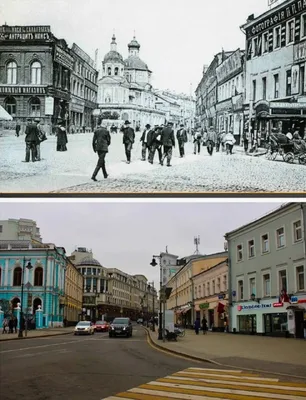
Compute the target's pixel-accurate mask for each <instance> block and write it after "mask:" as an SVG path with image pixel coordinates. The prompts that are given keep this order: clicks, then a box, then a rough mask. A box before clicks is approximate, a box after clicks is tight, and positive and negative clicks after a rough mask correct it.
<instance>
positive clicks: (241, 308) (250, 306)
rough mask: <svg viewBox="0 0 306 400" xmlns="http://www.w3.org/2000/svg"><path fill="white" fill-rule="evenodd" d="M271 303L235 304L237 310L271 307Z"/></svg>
mask: <svg viewBox="0 0 306 400" xmlns="http://www.w3.org/2000/svg"><path fill="white" fill-rule="evenodd" d="M271 307H272V304H249V305H245V306H237V310H238V311H243V310H261V309H263V308H271Z"/></svg>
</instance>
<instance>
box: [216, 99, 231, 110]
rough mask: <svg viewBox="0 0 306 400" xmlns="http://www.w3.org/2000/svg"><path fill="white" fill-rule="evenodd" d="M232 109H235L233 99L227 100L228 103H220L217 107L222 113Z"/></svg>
mask: <svg viewBox="0 0 306 400" xmlns="http://www.w3.org/2000/svg"><path fill="white" fill-rule="evenodd" d="M232 109H233V106H232V99H230V100H226V101H224V102H222V103H218V104H217V105H216V110H217V111H219V112H221V111H231V110H232Z"/></svg>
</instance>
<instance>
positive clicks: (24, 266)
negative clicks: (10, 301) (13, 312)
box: [18, 257, 33, 338]
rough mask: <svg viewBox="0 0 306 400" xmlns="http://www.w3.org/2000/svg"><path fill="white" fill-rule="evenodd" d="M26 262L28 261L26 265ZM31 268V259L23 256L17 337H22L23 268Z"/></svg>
mask: <svg viewBox="0 0 306 400" xmlns="http://www.w3.org/2000/svg"><path fill="white" fill-rule="evenodd" d="M26 262H28V264H27V266H26ZM26 268H27V269H29V270H30V269H32V268H33V266H32V264H31V259H30V258H29V259H26V258H25V257H23V264H22V276H21V310H20V317H19V332H18V337H19V338H22V337H23V289H24V272H25V269H26Z"/></svg>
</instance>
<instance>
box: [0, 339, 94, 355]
mask: <svg viewBox="0 0 306 400" xmlns="http://www.w3.org/2000/svg"><path fill="white" fill-rule="evenodd" d="M85 340H86V341H87V340H93V339H92V338H90V339H89V338H88V339H83V340H73V341H71V342H62V343H51V344H44V345H42V346H33V347H23V348H21V349H11V350H2V351H0V354H5V353H13V352H16V351H24V350H31V349H42V348H46V347H52V346H62V345H64V344H74V343H80V342H84V341H85Z"/></svg>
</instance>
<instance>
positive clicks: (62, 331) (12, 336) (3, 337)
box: [0, 326, 74, 342]
mask: <svg viewBox="0 0 306 400" xmlns="http://www.w3.org/2000/svg"><path fill="white" fill-rule="evenodd" d="M73 329H74V327H71V326H70V327H68V328H46V329H37V330H36V329H35V330H31V331H28V332H27V336H25V331H23V338H18V333H2V331H1V333H0V342H4V341H9V340H22V339H33V338H41V337H49V336H60V335H72V333H73Z"/></svg>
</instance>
